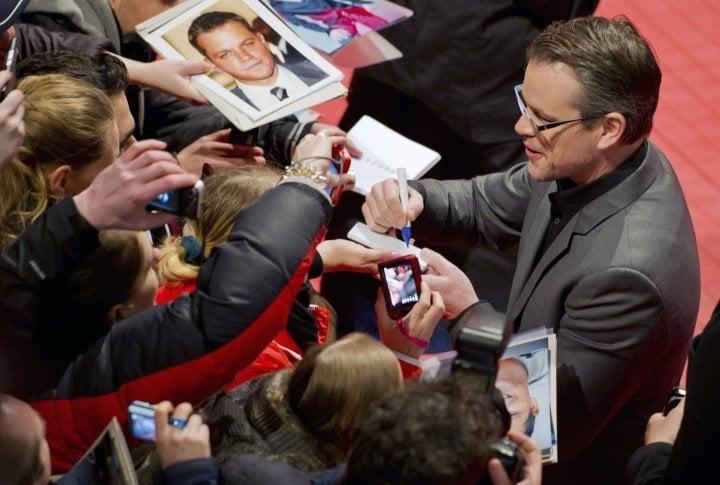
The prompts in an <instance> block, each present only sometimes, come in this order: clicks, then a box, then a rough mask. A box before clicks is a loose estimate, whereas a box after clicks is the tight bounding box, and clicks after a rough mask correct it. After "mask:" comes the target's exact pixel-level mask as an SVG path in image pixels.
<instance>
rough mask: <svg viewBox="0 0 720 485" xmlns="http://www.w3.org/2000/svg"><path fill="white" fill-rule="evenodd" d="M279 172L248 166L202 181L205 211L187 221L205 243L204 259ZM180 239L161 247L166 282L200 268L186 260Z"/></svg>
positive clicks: (185, 277)
mask: <svg viewBox="0 0 720 485" xmlns="http://www.w3.org/2000/svg"><path fill="white" fill-rule="evenodd" d="M281 175H282V172H280V171H279V170H278V169H276V168H272V167H269V166H265V165H251V166H246V167H239V168H237V169H231V170H223V171H220V172H218V173H214V174H212V175H211V176H209V177H207V178H206V179H205V180H204V182H205V211H204V213H203V215H202V217H201V218H200V220H199V221H195V220H188V224H189V225H190V229H191V231H192V233H193V235H194V236H195V237H196V238H197V239H198V241H200V242H201V243H204V251H203V257H204V258H207V257H208V256H209V255H210V251H212V249H213V248H214V247H215V246H217V245H218V244H222V243H224V242H226V241H227V240H228V237H230V231H231V230H232V227H233V224H234V223H235V218H236V217H237V215H238V214H239V213H240V211H242V210H243V209H245V208H246V207H247V206H249V205H250V204H252V203H253V202H255V200H256V199H257V198H258V197H260V196H261V195H262V194H263V192H265V191H266V190H268V189H270V188H272V187H274V186H275V185H276V184H277V182H278V181H279V180H280V176H281ZM181 241H182V238H170V239H167V240H165V242H164V243H163V245H162V247H161V248H160V249H161V250H162V252H163V256H162V259H161V260H160V262H159V263H158V275H159V276H160V279H161V281H164V282H165V283H166V284H169V285H173V283H175V284H177V283H179V282H182V281H184V280H189V279H194V278H197V276H198V273H199V271H200V265H199V264H193V263H190V262H188V261H187V253H186V252H185V249H184V248H183V247H182V245H181Z"/></svg>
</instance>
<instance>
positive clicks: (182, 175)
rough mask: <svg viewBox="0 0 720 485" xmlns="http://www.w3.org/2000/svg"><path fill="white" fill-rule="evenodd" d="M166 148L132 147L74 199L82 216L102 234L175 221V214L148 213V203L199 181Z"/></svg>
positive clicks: (149, 142)
mask: <svg viewBox="0 0 720 485" xmlns="http://www.w3.org/2000/svg"><path fill="white" fill-rule="evenodd" d="M164 148H165V143H163V142H160V141H157V140H144V141H141V142H137V143H135V144H133V145H131V146H130V148H128V149H127V150H126V151H125V152H124V153H123V154H122V155H121V156H120V158H118V159H117V160H115V161H114V162H113V163H112V164H111V165H109V166H108V167H106V168H105V169H104V170H103V171H102V172H100V173H99V174H98V175H97V177H95V180H93V181H92V183H91V184H90V186H89V187H88V188H87V189H85V190H83V191H82V192H80V193H79V194H78V195H76V196H74V197H73V199H74V201H75V205H76V206H77V209H78V211H79V212H80V214H81V215H82V216H83V217H84V218H85V219H86V220H87V221H88V222H89V223H90V225H92V226H93V227H95V228H96V229H98V230H101V229H133V230H144V229H151V228H153V227H158V226H162V225H163V224H166V223H168V222H170V221H171V220H173V217H174V216H173V215H172V214H165V213H156V214H153V213H150V212H147V211H146V210H145V207H146V206H147V203H148V202H150V201H151V200H152V199H154V198H155V197H156V196H157V195H158V194H161V193H163V192H167V191H169V190H174V189H180V188H183V187H190V186H192V185H193V184H195V182H197V180H198V177H197V175H193V174H191V173H188V172H186V171H185V170H183V168H182V167H180V165H178V163H177V162H176V161H175V159H174V158H173V156H172V155H170V154H169V153H168V152H165V151H163V149H164Z"/></svg>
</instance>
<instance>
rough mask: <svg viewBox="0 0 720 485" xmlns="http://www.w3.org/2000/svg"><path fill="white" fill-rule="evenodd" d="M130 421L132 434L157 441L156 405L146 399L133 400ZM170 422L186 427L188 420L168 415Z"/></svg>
mask: <svg viewBox="0 0 720 485" xmlns="http://www.w3.org/2000/svg"><path fill="white" fill-rule="evenodd" d="M128 422H129V423H130V434H132V435H133V436H134V437H135V438H138V439H141V440H145V441H155V440H156V439H157V436H156V434H155V406H153V405H152V404H150V403H148V402H144V401H133V402H132V403H130V405H129V406H128ZM168 424H169V425H171V426H175V427H176V428H180V429H182V428H184V427H185V426H187V421H185V420H184V419H177V418H173V417H172V416H168Z"/></svg>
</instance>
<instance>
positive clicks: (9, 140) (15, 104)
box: [0, 71, 25, 168]
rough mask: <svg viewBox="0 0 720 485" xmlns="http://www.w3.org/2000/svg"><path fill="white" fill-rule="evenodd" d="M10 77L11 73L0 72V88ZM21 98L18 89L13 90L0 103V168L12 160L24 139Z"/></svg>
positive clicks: (21, 95)
mask: <svg viewBox="0 0 720 485" xmlns="http://www.w3.org/2000/svg"><path fill="white" fill-rule="evenodd" d="M11 78H12V74H11V73H9V72H7V71H2V72H0V88H1V87H2V86H5V85H6V84H7V83H8V82H10V79H11ZM23 99H24V97H23V94H22V93H21V92H20V91H17V90H13V91H10V92H9V93H8V95H7V96H6V97H5V99H4V100H3V101H2V103H0V168H2V167H3V166H4V165H5V164H6V163H7V162H9V161H10V160H12V158H13V157H14V156H15V154H16V153H17V151H18V149H19V148H20V146H21V145H22V142H23V140H24V139H25V123H23V116H24V115H25V108H24V107H23V104H22V103H23Z"/></svg>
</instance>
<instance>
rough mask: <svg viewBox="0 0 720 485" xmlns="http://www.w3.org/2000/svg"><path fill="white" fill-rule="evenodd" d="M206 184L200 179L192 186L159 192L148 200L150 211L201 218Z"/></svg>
mask: <svg viewBox="0 0 720 485" xmlns="http://www.w3.org/2000/svg"><path fill="white" fill-rule="evenodd" d="M204 194H205V184H204V183H203V181H202V180H198V181H197V182H196V183H195V185H193V186H192V187H185V188H183V189H177V190H171V191H168V192H163V193H161V194H158V196H157V197H155V198H154V199H153V200H151V201H150V202H148V204H147V207H146V209H147V210H148V211H155V210H160V211H163V212H169V213H171V214H177V215H179V216H184V217H189V218H191V219H199V218H200V217H201V216H202V214H203V210H204V204H205V199H204Z"/></svg>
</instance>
